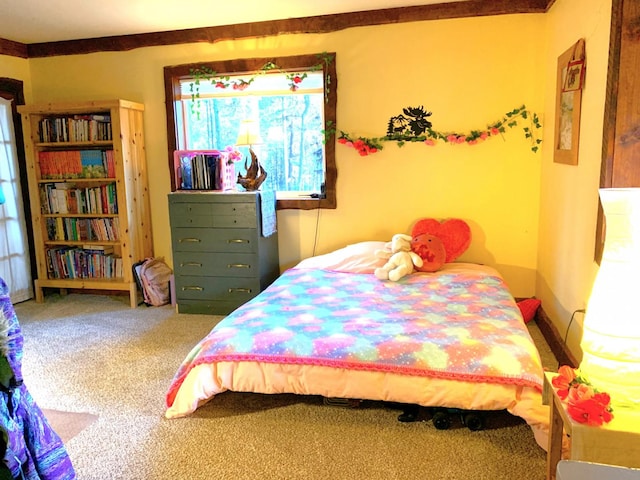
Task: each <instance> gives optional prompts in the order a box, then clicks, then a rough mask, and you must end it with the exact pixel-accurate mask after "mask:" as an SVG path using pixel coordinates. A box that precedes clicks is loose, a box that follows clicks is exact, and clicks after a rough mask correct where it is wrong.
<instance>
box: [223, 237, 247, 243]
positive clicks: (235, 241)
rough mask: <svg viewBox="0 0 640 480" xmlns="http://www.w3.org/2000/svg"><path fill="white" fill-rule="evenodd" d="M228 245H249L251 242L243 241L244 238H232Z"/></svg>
mask: <svg viewBox="0 0 640 480" xmlns="http://www.w3.org/2000/svg"><path fill="white" fill-rule="evenodd" d="M227 243H249V240H243V239H242V238H232V239H230V240H227Z"/></svg>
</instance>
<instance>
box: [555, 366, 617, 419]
mask: <svg viewBox="0 0 640 480" xmlns="http://www.w3.org/2000/svg"><path fill="white" fill-rule="evenodd" d="M551 384H552V385H553V387H554V388H555V389H556V393H557V394H558V397H559V398H560V399H561V400H563V401H565V402H566V404H567V413H568V414H569V416H570V417H571V418H572V419H573V420H575V421H576V422H579V423H586V424H587V425H592V426H601V425H602V424H603V423H608V422H610V421H611V420H612V419H613V413H612V408H611V397H610V396H609V394H608V393H606V392H599V391H598V390H597V389H596V388H594V386H593V385H591V383H589V382H588V381H587V380H586V379H585V378H584V377H583V376H582V375H580V374H579V373H578V372H577V371H576V370H575V369H573V368H571V367H569V366H568V365H562V366H561V367H560V368H558V375H556V376H555V377H553V378H552V379H551Z"/></svg>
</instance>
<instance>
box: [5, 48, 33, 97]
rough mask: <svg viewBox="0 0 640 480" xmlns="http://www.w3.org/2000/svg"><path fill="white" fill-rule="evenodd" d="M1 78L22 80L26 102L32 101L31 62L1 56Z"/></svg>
mask: <svg viewBox="0 0 640 480" xmlns="http://www.w3.org/2000/svg"><path fill="white" fill-rule="evenodd" d="M0 77H3V78H11V79H13V80H22V82H23V85H22V86H23V89H24V97H25V101H26V102H27V103H28V102H29V101H30V100H31V74H30V72H29V60H27V59H25V58H17V57H10V56H8V55H0Z"/></svg>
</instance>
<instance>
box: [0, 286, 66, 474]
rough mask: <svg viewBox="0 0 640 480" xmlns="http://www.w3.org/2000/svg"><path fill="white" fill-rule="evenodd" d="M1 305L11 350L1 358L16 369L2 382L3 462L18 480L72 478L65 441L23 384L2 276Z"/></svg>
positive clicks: (15, 326)
mask: <svg viewBox="0 0 640 480" xmlns="http://www.w3.org/2000/svg"><path fill="white" fill-rule="evenodd" d="M0 308H2V313H3V314H4V316H5V318H6V319H7V321H8V326H9V329H8V332H7V338H6V339H5V345H6V346H7V349H8V353H7V355H6V357H4V358H3V359H2V360H3V361H4V363H5V364H7V363H8V365H9V366H10V367H11V370H12V371H13V378H12V379H11V381H10V382H9V384H8V385H4V384H2V385H0V435H4V436H5V437H6V439H7V440H6V443H7V445H6V448H5V450H4V451H2V452H0V454H2V456H3V464H4V466H5V467H6V468H8V469H9V471H10V473H11V475H12V477H13V478H15V479H24V480H73V479H75V478H76V474H75V471H74V469H73V465H72V464H71V459H70V458H69V456H68V454H67V451H66V449H65V447H64V444H63V443H62V440H61V439H60V437H59V436H58V434H56V432H55V431H54V430H53V429H52V428H51V426H50V425H49V422H48V421H47V419H46V418H45V416H44V414H43V413H42V410H40V408H39V407H38V405H37V404H36V402H35V401H34V400H33V398H32V397H31V394H30V393H29V391H28V390H27V387H26V386H25V384H23V383H22V345H23V338H22V332H21V329H20V324H19V322H18V318H17V317H16V314H15V311H14V310H13V305H12V303H11V299H10V298H9V289H8V287H7V284H6V283H5V281H4V280H3V279H2V278H0Z"/></svg>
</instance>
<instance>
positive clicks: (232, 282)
mask: <svg viewBox="0 0 640 480" xmlns="http://www.w3.org/2000/svg"><path fill="white" fill-rule="evenodd" d="M265 215H267V212H265ZM268 215H273V216H274V218H275V210H273V211H270V212H268ZM169 217H170V223H171V242H172V251H173V271H174V275H175V291H176V304H177V309H178V312H179V313H202V314H214V315H226V314H228V313H230V312H232V311H233V310H235V309H236V308H237V307H239V306H240V305H242V304H244V303H245V302H247V301H248V300H250V299H252V298H253V297H255V296H256V295H257V294H258V293H260V292H261V291H262V290H264V289H265V288H266V287H267V286H269V285H270V284H271V283H272V282H273V281H274V280H275V279H276V278H277V277H278V275H279V274H280V270H279V268H280V267H279V258H278V234H277V232H274V233H271V234H270V235H268V236H265V235H263V208H262V202H261V193H260V192H222V191H198V192H195V191H176V192H173V193H170V194H169Z"/></svg>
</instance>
